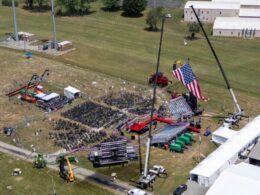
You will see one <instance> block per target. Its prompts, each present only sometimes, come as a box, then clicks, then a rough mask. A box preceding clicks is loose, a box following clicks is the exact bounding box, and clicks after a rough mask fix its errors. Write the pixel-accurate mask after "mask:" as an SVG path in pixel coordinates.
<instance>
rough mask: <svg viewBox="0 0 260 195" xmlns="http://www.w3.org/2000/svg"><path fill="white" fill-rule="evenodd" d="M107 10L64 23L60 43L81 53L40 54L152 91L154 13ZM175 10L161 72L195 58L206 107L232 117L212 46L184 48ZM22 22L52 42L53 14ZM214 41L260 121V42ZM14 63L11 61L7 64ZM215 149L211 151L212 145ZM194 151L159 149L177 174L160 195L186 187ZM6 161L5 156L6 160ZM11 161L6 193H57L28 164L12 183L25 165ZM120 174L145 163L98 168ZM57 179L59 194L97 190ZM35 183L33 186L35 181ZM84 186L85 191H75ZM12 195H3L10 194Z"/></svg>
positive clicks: (30, 15) (7, 19)
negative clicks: (150, 23)
mask: <svg viewBox="0 0 260 195" xmlns="http://www.w3.org/2000/svg"><path fill="white" fill-rule="evenodd" d="M100 8H101V1H100V0H98V1H97V2H95V3H93V4H92V9H91V10H92V11H93V13H91V14H89V15H86V16H80V17H57V35H58V39H59V40H71V41H72V42H73V44H74V46H75V47H76V48H77V49H76V50H75V51H73V52H71V53H68V54H66V55H64V56H61V57H50V56H47V55H43V54H36V55H41V56H43V57H46V58H51V59H54V60H57V61H61V62H64V64H63V65H65V64H66V65H71V66H75V67H80V68H83V69H86V70H87V69H91V70H94V71H97V72H102V73H105V74H108V75H111V76H115V77H120V78H123V79H126V80H130V81H133V82H137V83H141V84H146V82H147V78H148V76H149V75H150V74H151V73H152V72H153V71H154V70H155V64H156V59H157V51H158V44H159V36H160V33H159V32H148V31H145V30H144V28H145V27H146V25H145V14H146V13H147V11H146V12H145V13H144V16H143V17H139V18H127V17H123V16H121V11H117V12H104V11H102V10H101V9H100ZM167 11H169V12H171V13H172V15H173V17H174V19H173V20H167V21H166V23H165V34H164V39H163V47H162V54H161V67H160V70H161V71H163V72H164V73H166V74H167V76H169V77H171V73H170V71H171V67H172V63H173V62H174V61H175V60H176V59H186V58H189V59H190V62H191V65H192V67H193V69H194V72H195V73H196V75H197V76H198V79H199V81H200V83H201V88H202V91H203V93H204V94H205V95H206V96H208V97H209V98H210V101H209V102H208V103H201V104H202V105H203V106H204V107H205V108H206V110H207V111H212V112H226V111H227V110H229V111H231V109H232V108H233V106H232V103H231V98H230V95H229V93H228V91H227V90H226V89H225V84H224V81H223V78H222V76H221V74H220V71H219V70H218V67H217V66H216V63H215V61H214V58H213V56H212V54H211V52H210V50H209V48H208V45H207V43H206V41H205V39H204V38H203V37H202V36H201V35H198V37H199V39H198V40H196V41H192V42H188V45H187V46H184V45H183V37H184V36H185V35H186V34H187V28H186V24H185V23H184V22H181V21H180V19H181V16H182V14H183V10H182V9H171V10H167ZM0 18H1V27H0V36H1V37H4V34H5V33H6V32H12V13H11V8H8V7H3V6H0ZM17 18H18V19H17V20H18V29H19V30H21V31H28V32H31V33H35V34H36V35H37V36H38V37H39V38H40V39H43V38H49V39H50V38H51V36H52V35H51V32H52V29H51V17H50V12H46V13H35V12H30V11H27V10H23V9H21V8H18V9H17ZM207 29H208V30H207V31H208V32H210V30H209V26H207ZM210 39H211V41H212V44H213V45H214V47H215V49H216V52H217V53H218V55H219V58H220V61H221V62H222V64H223V67H224V69H225V70H226V73H227V76H228V78H229V80H230V83H231V85H232V86H233V88H234V91H235V93H236V94H237V96H238V100H239V103H240V104H241V107H243V108H245V110H246V113H247V114H250V115H251V116H255V115H257V114H259V110H260V105H259V104H258V102H259V97H260V87H259V86H260V79H259V75H260V66H259V64H260V57H259V51H260V39H252V40H251V39H248V40H244V39H237V38H216V37H210ZM1 50H3V49H1ZM8 51H9V52H10V53H9V55H6V56H7V57H8V58H11V56H12V53H14V52H15V51H12V50H8ZM7 62H10V61H8V60H7ZM48 62H51V61H48ZM0 64H1V63H0ZM64 67H67V66H64ZM82 72H83V71H82ZM79 79H80V78H79ZM172 80H173V78H172ZM173 88H177V89H183V88H181V87H180V86H179V85H178V84H177V82H174V84H173ZM207 143H208V144H210V143H209V142H207ZM208 146H209V145H206V146H205V149H204V153H205V154H206V153H208V152H210V151H212V150H213V146H211V145H210V147H208ZM195 147H196V146H195ZM195 147H194V148H195ZM207 147H208V148H207ZM192 148H193V147H191V152H185V153H184V155H182V154H180V155H178V154H177V155H176V154H173V155H172V154H169V153H166V152H164V151H161V150H157V149H155V150H153V152H155V153H156V155H153V159H152V161H153V163H154V164H156V163H161V164H163V165H165V166H167V168H168V167H169V173H170V174H171V176H170V179H168V180H160V181H158V182H156V184H155V185H156V186H155V190H156V191H155V192H156V194H162V195H164V194H169V193H170V192H171V191H172V190H173V189H174V188H175V187H176V186H177V185H178V184H180V183H182V182H184V181H185V180H186V178H187V175H188V171H189V170H190V169H191V168H192V167H193V166H194V164H195V162H194V160H192V158H193V157H194V155H195V152H194V151H192ZM186 154H187V156H186ZM2 156H3V157H4V155H2ZM3 157H2V159H1V161H0V164H3V165H2V166H1V170H5V172H4V173H5V174H6V175H5V176H4V177H3V178H7V179H6V180H3V181H1V182H2V183H1V185H2V186H3V187H2V188H1V190H4V189H5V186H7V185H13V186H14V187H15V185H20V187H18V189H21V190H27V188H28V189H29V190H32V187H33V189H34V188H35V191H37V190H42V191H39V194H40V193H41V192H47V190H46V189H47V188H48V189H49V191H50V190H51V182H50V181H49V180H46V181H43V182H46V185H40V184H41V177H39V174H41V175H42V177H44V176H45V177H46V178H47V176H46V175H44V174H46V172H45V171H44V170H43V171H39V172H36V170H33V169H32V170H30V172H26V170H29V169H30V166H28V164H27V163H25V162H20V161H19V167H21V168H23V167H22V166H24V168H23V169H24V170H25V175H24V178H23V180H21V181H19V182H18V181H17V182H16V181H15V182H14V178H12V177H11V176H10V170H12V168H14V167H15V166H18V164H15V163H17V161H16V160H12V161H13V163H11V164H10V163H7V161H8V158H7V159H6V160H5V158H3ZM85 160H86V159H85ZM20 163H21V165H20ZM12 165H13V166H12ZM82 165H84V166H86V167H88V168H90V164H89V163H84V160H83V162H82ZM5 166H6V167H5ZM8 166H10V167H8ZM8 170H9V171H8ZM113 171H116V172H117V173H118V175H119V178H120V179H122V180H126V181H127V180H128V179H130V178H132V177H134V176H136V175H138V164H137V163H131V164H129V165H127V169H124V168H119V167H114V168H112V169H110V170H108V169H107V168H101V169H98V172H101V173H105V174H108V175H109V174H110V173H111V172H113ZM1 172H2V171H1ZM126 172H127V173H126ZM26 174H32V177H31V176H30V175H29V176H28V177H27V176H26ZM53 175H54V176H55V177H54V178H55V182H56V183H57V191H58V189H59V190H60V191H59V192H60V193H59V194H61V193H62V194H66V193H67V194H77V193H78V194H80V192H79V191H76V190H82V189H84V190H85V191H84V192H86V193H87V190H90V191H91V189H92V188H91V187H89V186H91V185H89V184H87V185H85V184H84V182H76V183H75V184H67V183H64V182H63V181H62V180H60V179H59V178H58V176H57V174H55V173H53ZM29 177H30V178H33V179H28V178H29ZM38 180H39V181H40V182H39V183H37V181H38ZM30 181H35V184H34V183H33V186H30ZM22 182H27V183H22ZM9 183H10V184H9ZM76 185H77V186H79V188H72V187H71V186H76ZM26 186H29V187H26ZM73 190H75V191H73ZM94 190H97V189H94ZM5 192H6V191H4V192H3V193H1V192H0V194H4V193H5ZM14 192H15V190H14ZM21 193H25V194H26V193H27V194H28V193H29V194H31V193H30V191H26V192H24V191H21V192H20V194H21ZM100 193H102V192H100ZM12 194H13V193H12ZM18 194H19V193H18ZM88 194H91V193H88ZM93 194H98V192H96V193H95V191H93Z"/></svg>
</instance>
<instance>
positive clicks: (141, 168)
mask: <svg viewBox="0 0 260 195" xmlns="http://www.w3.org/2000/svg"><path fill="white" fill-rule="evenodd" d="M138 145H139V147H138V149H139V167H140V175H141V174H142V172H143V164H142V151H141V138H140V135H139V134H138Z"/></svg>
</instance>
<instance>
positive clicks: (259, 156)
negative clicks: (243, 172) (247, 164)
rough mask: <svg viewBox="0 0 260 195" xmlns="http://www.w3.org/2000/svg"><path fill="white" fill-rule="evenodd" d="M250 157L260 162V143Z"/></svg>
mask: <svg viewBox="0 0 260 195" xmlns="http://www.w3.org/2000/svg"><path fill="white" fill-rule="evenodd" d="M248 157H249V158H253V159H256V160H260V142H257V144H256V145H255V147H254V148H253V149H252V150H251V152H250V153H249V155H248Z"/></svg>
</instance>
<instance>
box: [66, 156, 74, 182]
mask: <svg viewBox="0 0 260 195" xmlns="http://www.w3.org/2000/svg"><path fill="white" fill-rule="evenodd" d="M64 159H65V160H66V163H67V166H68V172H67V181H69V182H73V181H74V180H75V176H74V173H73V170H72V167H71V164H70V161H69V158H68V157H67V156H65V157H64Z"/></svg>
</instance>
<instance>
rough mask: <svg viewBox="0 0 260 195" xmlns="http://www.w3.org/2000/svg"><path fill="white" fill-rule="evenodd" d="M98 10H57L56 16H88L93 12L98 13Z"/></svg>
mask: <svg viewBox="0 0 260 195" xmlns="http://www.w3.org/2000/svg"><path fill="white" fill-rule="evenodd" d="M96 12H97V11H88V12H77V13H62V12H59V11H58V12H57V14H56V17H63V16H68V17H81V16H88V15H91V14H94V13H96Z"/></svg>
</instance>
